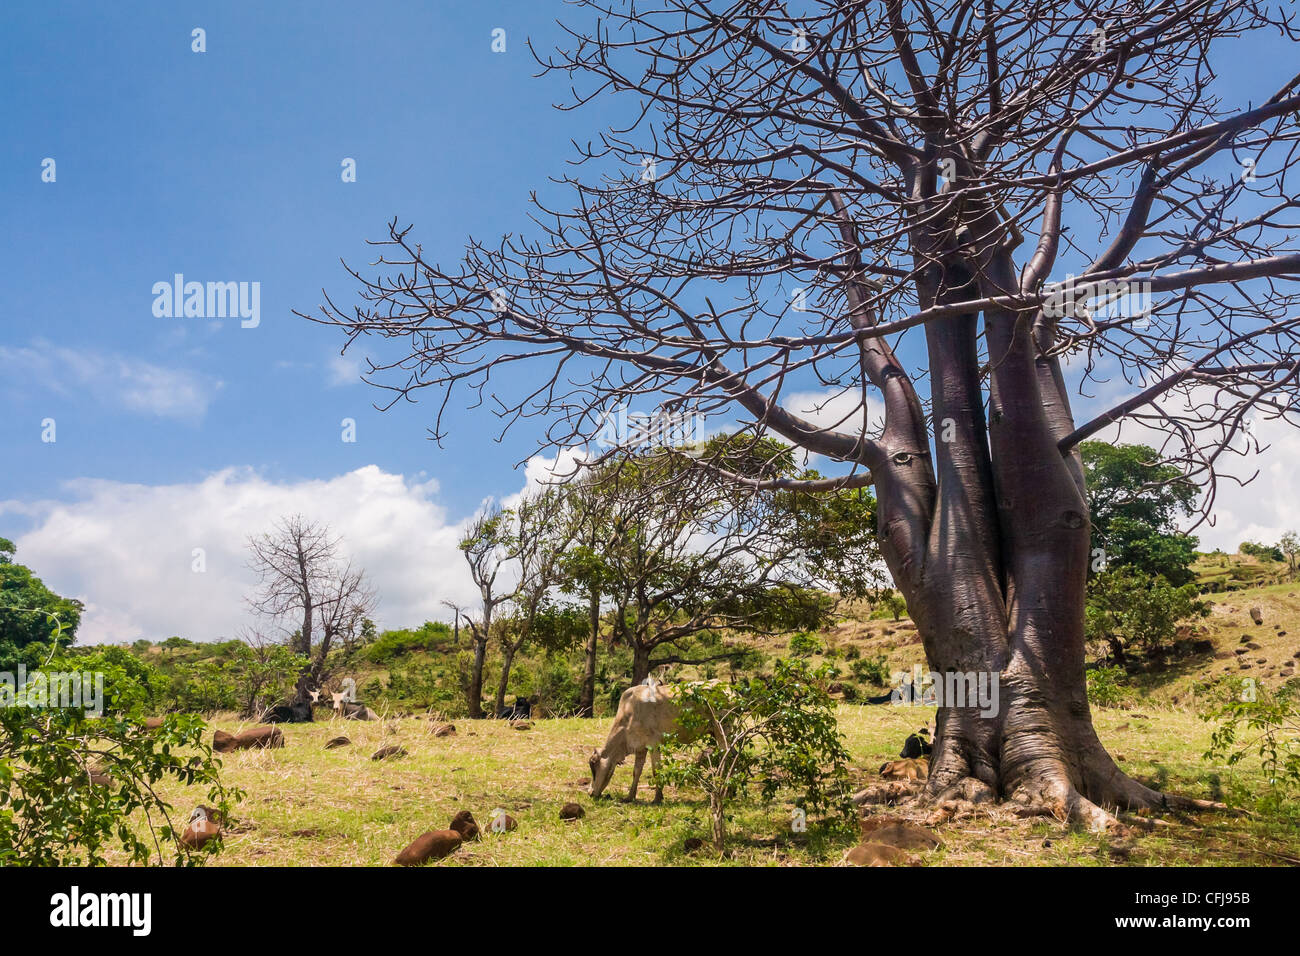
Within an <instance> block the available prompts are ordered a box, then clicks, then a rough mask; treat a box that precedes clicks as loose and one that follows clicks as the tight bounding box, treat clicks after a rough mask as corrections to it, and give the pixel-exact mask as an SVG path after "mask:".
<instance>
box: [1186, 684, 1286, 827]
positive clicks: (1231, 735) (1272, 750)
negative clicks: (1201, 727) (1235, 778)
mask: <svg viewBox="0 0 1300 956" xmlns="http://www.w3.org/2000/svg"><path fill="white" fill-rule="evenodd" d="M1201 719H1202V720H1205V721H1217V722H1218V727H1217V728H1215V730H1214V733H1213V734H1212V735H1211V737H1210V748H1209V750H1207V751H1206V752H1205V758H1206V759H1207V760H1209V759H1215V758H1218V759H1222V760H1226V761H1227V763H1228V764H1229V765H1230V766H1231V765H1234V764H1237V763H1240V762H1241V761H1242V760H1244V759H1245V758H1246V757H1248V756H1250V755H1251V754H1254V755H1256V756H1258V757H1259V759H1260V762H1261V763H1262V764H1263V768H1264V776H1265V778H1266V779H1267V781H1268V785H1269V793H1268V794H1267V795H1266V796H1265V797H1264V798H1263V799H1262V800H1261V801H1260V803H1261V804H1262V807H1263V808H1264V809H1271V810H1276V809H1278V808H1280V807H1281V806H1282V805H1283V804H1284V803H1285V802H1286V801H1287V799H1288V797H1289V795H1290V794H1291V793H1292V792H1294V791H1295V790H1296V789H1298V788H1300V679H1294V678H1293V679H1292V680H1289V681H1287V683H1285V684H1283V685H1282V686H1281V687H1279V688H1278V689H1277V690H1276V691H1270V690H1269V689H1268V688H1266V687H1264V686H1262V685H1260V684H1258V683H1255V682H1251V683H1250V684H1248V685H1246V686H1245V687H1243V689H1242V692H1241V693H1239V694H1237V695H1236V696H1234V697H1233V698H1232V699H1230V700H1229V701H1228V702H1227V703H1224V704H1221V705H1219V706H1217V707H1213V708H1210V709H1209V710H1207V711H1205V712H1203V713H1202V714H1201Z"/></svg>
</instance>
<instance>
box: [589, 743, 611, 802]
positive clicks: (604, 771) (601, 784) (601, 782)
mask: <svg viewBox="0 0 1300 956" xmlns="http://www.w3.org/2000/svg"><path fill="white" fill-rule="evenodd" d="M588 763H589V764H590V765H591V798H592V799H593V800H595V799H597V798H599V797H600V795H601V794H602V793H604V792H605V787H607V786H608V785H609V778H610V777H612V776H613V775H614V761H613V760H610V759H609V758H607V757H602V756H601V755H600V751H599V750H593V751H592V752H591V759H590V760H589V761H588Z"/></svg>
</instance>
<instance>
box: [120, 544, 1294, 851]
mask: <svg viewBox="0 0 1300 956" xmlns="http://www.w3.org/2000/svg"><path fill="white" fill-rule="evenodd" d="M1196 570H1197V573H1198V578H1199V580H1200V581H1202V582H1203V584H1204V586H1205V587H1206V589H1207V591H1209V592H1210V593H1208V594H1207V600H1209V601H1212V602H1213V604H1212V606H1211V608H1210V613H1209V615H1208V616H1207V617H1206V618H1204V619H1201V620H1197V621H1195V622H1193V623H1191V624H1189V625H1187V626H1186V627H1184V628H1183V629H1181V630H1180V634H1179V639H1178V641H1177V642H1176V644H1175V647H1174V648H1173V650H1172V651H1171V652H1170V653H1169V654H1167V655H1165V656H1162V657H1160V658H1157V659H1153V660H1146V659H1140V658H1139V659H1136V660H1134V661H1131V662H1130V666H1129V668H1128V672H1127V673H1124V674H1121V675H1120V677H1119V679H1118V684H1117V686H1118V689H1119V692H1120V693H1119V701H1120V703H1119V705H1117V706H1110V707H1103V706H1095V707H1094V711H1095V719H1096V725H1097V729H1098V733H1099V734H1100V735H1101V738H1102V741H1103V743H1105V745H1106V746H1107V747H1108V749H1109V750H1110V752H1111V753H1112V754H1113V755H1114V756H1115V757H1116V759H1117V761H1118V762H1119V763H1120V765H1121V766H1122V767H1123V768H1124V769H1125V770H1126V771H1127V772H1129V773H1132V774H1133V775H1134V776H1136V777H1137V778H1138V779H1140V780H1143V781H1144V782H1147V783H1149V784H1151V785H1152V786H1155V787H1158V788H1160V789H1164V790H1169V791H1171V792H1176V793H1180V794H1184V795H1188V796H1194V797H1201V798H1207V799H1214V800H1223V799H1229V800H1233V799H1237V800H1240V801H1243V802H1244V804H1245V805H1250V804H1251V801H1252V799H1253V797H1257V796H1258V795H1259V794H1261V793H1263V792H1265V790H1266V789H1267V786H1268V784H1267V781H1265V779H1264V775H1263V773H1262V771H1261V768H1260V765H1259V762H1258V760H1256V759H1253V758H1247V759H1246V760H1244V761H1242V762H1241V763H1238V764H1236V765H1234V766H1228V765H1227V764H1226V763H1224V762H1222V761H1218V760H1206V759H1204V756H1203V755H1204V754H1205V752H1206V750H1207V749H1208V748H1209V745H1210V735H1211V733H1212V731H1213V729H1214V727H1213V725H1212V724H1210V723H1207V722H1206V721H1204V720H1202V719H1201V718H1200V714H1201V713H1202V712H1203V711H1204V710H1205V709H1206V708H1207V707H1208V706H1210V705H1211V704H1213V703H1217V702H1221V701H1223V700H1225V699H1227V698H1228V697H1229V696H1230V695H1233V694H1236V693H1239V690H1240V688H1241V686H1242V684H1241V682H1242V680H1243V679H1253V680H1255V681H1258V682H1259V683H1260V684H1261V685H1262V686H1265V687H1269V688H1275V687H1277V686H1279V685H1280V684H1281V683H1283V682H1284V681H1287V680H1290V679H1292V678H1293V677H1294V674H1295V670H1296V667H1297V664H1300V584H1296V583H1294V582H1280V581H1279V578H1285V577H1286V576H1287V575H1286V573H1285V566H1282V567H1278V566H1276V565H1275V564H1272V563H1270V562H1267V561H1263V562H1261V561H1259V560H1257V559H1254V558H1246V557H1242V556H1239V555H1233V556H1231V557H1230V559H1229V560H1227V561H1224V560H1222V559H1221V558H1220V557H1219V556H1216V555H1210V556H1203V557H1202V558H1201V560H1200V561H1199V562H1198V564H1197V568H1196ZM1252 608H1255V609H1258V611H1259V613H1260V616H1261V619H1262V623H1260V624H1255V623H1254V621H1253V620H1252V617H1251V613H1250V612H1251V609H1252ZM884 617H885V619H879V616H876V617H875V618H873V613H872V609H870V608H868V607H858V608H854V609H852V612H851V613H850V614H849V615H848V616H847V617H846V618H845V619H844V620H842V621H840V622H839V623H838V624H836V625H835V626H833V627H830V628H828V629H826V630H825V631H823V632H821V633H817V634H797V635H786V636H782V637H752V636H745V635H730V636H726V637H717V638H714V639H712V640H713V644H712V647H713V648H714V649H715V650H716V649H718V648H722V649H724V650H725V649H729V648H736V647H741V648H744V649H746V650H747V651H748V652H749V656H748V659H747V660H744V661H741V662H738V663H737V664H735V665H732V664H727V663H723V664H718V665H714V666H712V667H705V668H698V667H697V668H682V669H680V672H679V674H678V675H677V676H681V677H694V676H714V675H717V676H725V674H726V672H727V669H728V668H730V667H732V666H736V667H738V668H740V669H742V670H750V669H759V668H762V667H763V666H764V662H765V661H770V659H771V658H774V657H779V656H784V655H788V654H792V653H793V654H799V655H801V656H807V657H811V658H812V659H813V660H814V661H817V662H826V663H829V664H831V665H833V666H834V667H835V668H836V669H837V670H838V673H839V677H838V678H837V679H836V686H835V687H834V690H835V694H836V696H837V697H840V698H841V700H840V702H839V704H838V705H837V719H838V722H839V727H840V730H841V732H842V733H843V734H844V737H845V741H846V744H847V747H848V750H849V752H850V755H851V759H852V768H853V777H854V784H855V786H859V787H860V786H866V785H868V784H871V783H873V782H877V781H878V780H879V775H878V773H879V768H880V765H881V764H882V763H884V762H885V761H886V760H890V759H893V758H894V757H896V756H898V750H899V748H900V746H901V744H902V742H903V739H904V738H905V737H906V736H907V734H908V733H910V732H911V731H913V730H915V729H916V728H918V727H920V726H923V725H925V724H927V723H928V722H929V721H930V720H931V718H932V716H933V710H932V709H931V708H921V707H894V706H867V705H863V704H860V703H856V702H855V701H856V700H860V699H861V698H863V697H865V696H869V695H872V694H879V693H882V692H883V690H884V689H885V687H886V686H887V682H888V681H889V678H890V674H891V673H894V672H911V671H912V669H913V668H914V667H917V666H919V667H921V668H922V669H924V667H925V655H924V651H923V649H922V647H921V643H920V637H919V635H918V633H917V630H916V627H915V625H914V624H912V623H911V622H910V621H909V620H907V619H906V618H904V619H902V620H900V621H894V620H892V619H889V616H888V615H885V616H884ZM412 642H413V643H412V646H407V647H402V648H400V649H399V650H398V652H396V653H392V654H390V653H389V652H387V651H385V652H384V653H382V654H378V655H367V654H365V653H358V654H356V655H354V656H353V657H352V658H351V659H349V660H347V661H346V662H345V673H347V674H348V675H350V676H353V677H354V678H355V679H356V681H357V684H358V687H359V688H361V689H362V690H363V697H365V698H367V700H368V702H371V703H372V705H377V709H378V710H380V711H381V712H382V713H384V715H385V717H386V719H385V720H383V721H382V722H375V723H358V722H353V721H337V720H324V721H319V722H317V723H314V724H309V725H291V726H284V727H283V729H284V732H285V736H286V738H287V746H286V747H285V748H284V749H280V750H273V751H259V752H241V753H235V754H230V755H227V756H226V757H224V758H223V760H224V767H225V771H224V775H223V776H224V778H225V779H226V781H227V782H228V783H230V784H233V785H235V786H237V787H240V788H242V789H244V790H245V791H246V792H247V796H246V798H245V800H244V801H243V803H242V804H241V805H240V807H239V809H238V811H237V814H238V818H239V823H238V826H237V827H236V828H235V831H234V832H231V833H230V834H228V835H227V837H226V850H225V852H224V853H223V854H222V855H221V856H220V857H219V858H218V863H219V864H226V865H251V864H284V865H304V864H308V865H309V864H312V863H331V864H344V865H383V864H387V863H390V862H391V860H392V858H393V856H394V855H395V854H396V853H397V852H398V851H399V850H400V849H401V848H402V847H404V846H405V845H406V844H407V843H408V842H410V841H411V840H412V839H414V838H415V837H416V836H418V835H419V834H420V833H422V832H424V831H426V830H430V829H441V828H444V827H446V825H447V823H448V822H449V821H450V819H451V818H452V817H453V816H454V815H455V814H456V813H457V812H459V811H460V810H462V809H469V810H471V811H472V812H473V813H474V814H475V816H476V818H477V819H478V821H479V823H480V825H481V826H482V827H484V829H486V827H487V823H488V821H489V820H490V819H491V816H492V812H493V810H494V809H497V808H501V809H504V810H506V811H507V812H509V813H510V814H511V815H512V816H514V817H516V818H517V819H518V820H519V824H520V826H519V829H518V830H517V831H515V832H513V833H508V834H500V835H498V834H492V833H485V835H484V838H483V839H482V841H480V842H476V843H472V844H468V845H466V846H464V847H462V848H461V849H460V850H459V851H457V852H456V853H455V854H453V855H452V856H451V857H450V858H448V859H447V860H445V861H444V862H443V863H441V864H439V865H447V866H460V865H511V864H540V865H568V864H587V863H599V864H645V863H656V864H657V863H676V864H700V865H705V864H716V863H719V862H723V863H742V864H773V865H801V864H828V863H836V862H838V861H840V860H841V859H842V857H843V854H844V852H845V851H846V850H847V849H848V848H849V847H851V846H852V845H853V844H855V843H856V842H857V839H856V836H855V835H853V834H851V833H848V832H846V831H841V832H824V831H821V830H819V829H817V828H813V829H812V830H811V831H809V832H807V833H794V832H792V830H791V827H790V811H791V806H789V805H785V804H779V803H778V804H776V805H773V806H763V805H762V804H760V803H759V802H757V801H749V802H743V803H739V804H737V806H736V808H735V815H734V819H733V820H732V822H731V828H732V832H733V833H735V834H736V838H735V839H734V840H733V842H732V844H731V852H730V854H729V855H728V857H727V858H726V859H725V860H721V861H720V860H718V859H717V857H716V856H715V855H714V854H713V853H712V851H711V850H710V849H708V847H707V845H706V847H705V848H703V849H696V850H693V851H690V852H688V851H687V850H686V849H685V845H686V841H687V840H688V839H690V838H702V837H703V838H706V837H707V836H708V823H707V805H706V803H705V801H704V797H703V794H701V793H693V792H690V791H688V790H681V791H679V790H674V789H670V790H669V792H668V795H667V799H666V801H665V802H664V804H662V805H659V806H652V805H650V804H649V803H648V802H647V801H648V800H649V798H650V796H651V795H652V792H653V791H652V790H651V789H649V788H648V783H649V776H650V770H649V767H648V766H647V768H646V774H645V777H644V778H643V781H642V785H643V789H642V792H641V797H640V802H638V803H637V804H635V805H630V806H629V805H625V804H623V803H621V802H618V801H617V800H602V801H598V802H593V801H592V800H591V799H590V798H589V796H588V795H587V792H586V788H587V784H588V780H589V772H588V767H587V757H588V755H589V754H590V753H591V751H592V749H593V748H595V747H598V746H599V745H600V744H601V743H603V741H604V738H605V735H606V733H607V731H608V727H609V712H610V709H611V708H610V705H609V701H610V700H611V699H613V697H614V696H615V695H616V694H617V691H618V690H619V689H621V687H622V686H623V685H622V682H621V679H620V677H619V675H620V674H621V673H622V672H623V671H621V670H620V664H621V663H622V662H621V660H620V659H619V658H618V657H617V652H615V656H614V657H613V659H612V660H606V674H605V676H604V678H603V680H602V692H601V694H600V698H601V705H600V707H599V712H600V713H601V714H602V715H603V716H599V717H598V718H597V719H594V720H578V719H566V718H563V717H560V718H553V719H540V720H536V721H534V722H533V726H532V729H531V730H524V731H521V730H515V729H513V728H512V727H511V725H509V724H508V723H505V722H500V721H492V720H487V721H469V720H465V719H462V718H459V717H457V716H456V715H455V714H454V713H450V712H448V711H446V710H444V709H443V708H438V707H434V708H432V709H433V710H434V711H435V712H437V713H438V714H439V715H440V716H452V717H453V719H455V721H456V723H457V727H458V734H457V735H456V736H454V737H449V738H435V737H433V736H432V735H431V734H430V733H429V728H430V726H431V722H430V721H429V720H427V719H422V718H423V717H425V716H426V715H425V714H423V713H420V714H419V716H412V712H413V711H423V710H424V709H425V708H426V707H428V706H429V700H428V699H427V698H428V695H427V694H426V695H425V696H424V698H421V696H420V695H419V694H412V693H410V691H411V689H412V687H413V686H415V682H413V678H412V675H419V674H425V675H427V676H428V678H429V680H430V681H431V682H432V683H431V684H430V685H429V686H434V685H438V684H439V682H441V686H442V688H443V691H441V692H439V693H442V692H447V693H451V694H453V695H454V693H455V685H456V679H457V678H456V672H457V668H458V667H459V666H460V664H458V656H459V655H463V654H464V653H465V651H464V648H463V647H461V648H457V647H456V646H455V645H454V642H450V641H449V640H447V639H444V638H439V639H438V641H435V642H433V643H431V644H428V645H427V646H415V645H418V644H419V642H418V641H414V639H412ZM397 643H398V644H401V643H402V642H401V641H398V642H397ZM136 650H137V652H138V653H140V654H141V655H142V656H144V657H146V658H148V659H150V660H151V661H152V662H153V663H155V664H157V665H158V666H160V667H161V668H162V669H163V670H165V671H169V672H173V673H175V672H177V669H178V665H181V664H183V663H185V662H191V663H192V662H193V661H195V660H198V659H207V660H210V661H218V662H219V661H220V659H221V654H222V651H221V649H220V648H219V647H202V646H198V647H195V646H173V647H170V648H165V647H163V648H160V647H157V646H151V647H137V649H136ZM375 656H378V657H381V658H383V660H381V661H380V660H374V659H373V657H375ZM574 666H575V660H564V659H560V660H556V659H551V658H525V660H524V661H522V662H521V664H520V665H519V669H518V672H517V681H516V682H514V683H512V687H511V694H512V696H513V695H514V694H515V693H520V694H527V693H531V692H536V691H538V690H539V689H545V688H547V687H550V688H555V687H560V686H562V685H563V684H564V682H565V680H568V679H569V678H567V677H564V676H563V675H562V672H567V671H570V670H571V669H572V668H573V667H574ZM547 675H550V676H549V677H548V676H547ZM557 675H560V676H557ZM488 677H489V686H491V684H492V683H493V681H494V679H495V674H494V673H492V672H491V671H490V672H489V675H488ZM548 681H549V683H547V682H548ZM403 691H404V692H405V693H403ZM434 696H437V694H435V695H434ZM241 726H245V724H243V723H241V721H240V720H239V718H238V717H237V716H236V715H234V714H233V713H221V714H216V715H214V716H212V717H211V718H210V720H209V728H210V729H215V728H221V729H224V730H227V731H234V730H237V729H238V728H239V727H241ZM338 734H345V735H347V736H348V737H349V738H350V739H351V741H352V744H351V745H350V746H347V747H343V748H339V749H336V750H325V749H324V743H325V742H326V741H327V740H328V739H330V738H331V737H334V736H336V735H338ZM390 743H400V744H401V745H402V746H404V747H405V748H406V749H407V751H408V756H406V757H404V758H398V759H395V760H388V761H383V762H375V761H372V760H370V754H371V753H373V752H374V751H375V750H377V749H378V748H379V747H381V746H384V745H386V744H390ZM629 768H630V764H625V765H624V767H623V768H621V769H620V770H619V771H618V772H617V773H616V774H615V777H614V783H613V784H612V786H611V793H612V794H614V795H615V796H622V795H623V794H624V793H626V788H627V785H628V782H629V780H630V769H629ZM168 796H169V798H170V799H171V800H172V802H173V804H174V805H175V806H176V807H177V808H178V810H180V811H181V812H183V813H188V810H189V809H190V808H191V806H193V805H194V804H195V803H196V802H198V800H197V798H196V797H195V796H194V795H191V794H187V793H184V792H182V791H181V790H180V789H177V788H173V789H172V790H171V791H169V792H168ZM569 801H575V802H578V803H580V804H582V805H583V806H584V807H585V808H586V810H587V814H586V816H585V817H584V818H583V819H581V820H578V821H576V822H563V821H561V820H560V819H559V817H558V813H559V808H560V807H561V806H562V805H563V804H564V803H566V802H569ZM875 812H878V813H886V814H907V813H910V815H911V817H912V818H913V819H914V820H916V821H917V822H924V821H925V817H926V813H925V811H921V810H917V811H902V810H899V809H897V808H884V809H881V810H878V811H875ZM929 822H930V823H931V824H932V825H933V824H935V823H936V821H934V820H930V821H929ZM1126 822H1128V823H1129V824H1130V825H1131V828H1132V836H1131V838H1129V839H1126V840H1124V841H1122V842H1121V843H1120V844H1118V845H1116V844H1115V843H1114V842H1113V841H1108V840H1107V839H1106V838H1104V837H1101V836H1097V835H1094V834H1090V833H1083V832H1078V831H1070V830H1067V829H1065V828H1063V827H1062V826H1061V825H1059V824H1058V823H1056V822H1055V821H1052V820H1043V819H1033V820H1024V819H1020V818H1018V817H1016V816H1015V815H1014V814H1013V813H1012V812H1011V811H1010V810H1009V809H1008V808H1004V807H1000V808H991V809H990V808H981V809H979V810H978V811H977V812H976V813H974V814H968V815H966V816H964V817H960V818H958V819H955V820H951V821H946V822H943V823H939V824H937V829H936V832H937V833H938V834H939V836H940V837H941V838H942V840H943V841H944V845H943V847H942V848H941V849H939V850H937V851H934V852H930V853H926V854H923V855H922V857H923V862H924V863H925V864H926V865H945V864H981V865H1007V864H1034V865H1051V864H1067V863H1068V864H1082V865H1092V864H1139V865H1141V864H1146V865H1150V864H1162V865H1163V864H1217V865H1275V864H1279V863H1282V864H1285V863H1300V807H1298V806H1297V805H1296V804H1295V803H1294V802H1292V803H1289V804H1284V805H1283V808H1282V810H1281V811H1280V812H1274V813H1269V814H1260V815H1255V814H1246V813H1240V814H1238V813H1205V814H1197V815H1194V816H1188V815H1181V814H1172V815H1168V816H1165V817H1163V818H1161V819H1159V820H1155V819H1149V820H1139V819H1135V818H1128V819H1127V821H1126Z"/></svg>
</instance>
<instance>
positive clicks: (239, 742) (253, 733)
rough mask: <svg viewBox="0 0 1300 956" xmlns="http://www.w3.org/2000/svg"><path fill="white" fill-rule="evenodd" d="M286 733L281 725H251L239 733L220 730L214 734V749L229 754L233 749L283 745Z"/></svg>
mask: <svg viewBox="0 0 1300 956" xmlns="http://www.w3.org/2000/svg"><path fill="white" fill-rule="evenodd" d="M283 746H284V734H282V733H280V728H279V727H269V726H268V727H250V728H248V730H245V731H242V732H240V733H238V734H228V733H226V732H225V731H224V730H218V731H216V732H215V733H213V735H212V749H213V750H215V751H216V752H217V753H222V754H228V753H230V752H231V751H232V750H254V749H257V748H259V747H283Z"/></svg>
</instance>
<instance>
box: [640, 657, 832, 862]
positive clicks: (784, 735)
mask: <svg viewBox="0 0 1300 956" xmlns="http://www.w3.org/2000/svg"><path fill="white" fill-rule="evenodd" d="M827 676H828V675H827V670H826V668H825V667H822V668H818V669H817V670H811V669H810V668H809V667H808V665H807V663H805V662H803V661H800V660H795V659H784V660H778V661H777V662H776V665H775V668H774V670H773V672H772V674H771V676H769V677H761V678H754V679H752V680H749V681H746V682H742V683H740V684H738V685H736V686H734V687H732V686H727V685H725V684H722V683H718V682H708V683H697V684H687V685H684V686H683V687H682V689H681V691H680V697H679V701H680V706H681V717H680V718H679V728H680V729H679V730H678V731H677V732H676V733H674V734H669V735H668V736H666V737H665V738H664V743H663V755H664V758H665V759H664V762H663V766H662V767H661V768H660V775H661V777H662V778H663V779H664V780H665V781H667V782H672V783H677V784H679V785H687V786H693V787H698V788H699V789H701V790H703V791H704V792H705V793H706V794H708V798H709V816H710V819H711V822H712V836H713V846H714V848H715V849H716V850H717V851H718V853H719V854H721V853H722V852H723V849H724V846H725V843H726V836H727V801H728V800H730V799H732V798H734V797H737V796H741V795H743V794H745V793H746V792H748V791H749V790H751V789H752V788H753V787H754V786H757V787H758V790H759V794H760V796H761V798H762V800H763V802H764V803H771V802H772V801H773V800H774V799H775V797H776V795H777V793H778V792H779V791H780V790H782V789H788V790H790V791H792V792H793V793H794V794H795V804H796V807H797V808H798V811H799V813H800V815H801V818H802V819H806V818H807V817H808V816H812V815H814V814H818V815H822V816H826V817H829V818H830V819H831V820H832V821H839V820H843V819H846V818H847V817H849V816H851V814H852V807H851V805H850V803H849V799H848V796H849V783H848V771H847V767H846V764H847V761H848V757H849V755H848V751H847V750H845V749H844V744H843V741H842V738H841V736H840V733H839V728H838V725H837V724H836V721H835V711H834V701H832V700H831V697H830V695H829V694H828V693H827V691H826V689H825V682H826V679H827Z"/></svg>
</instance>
